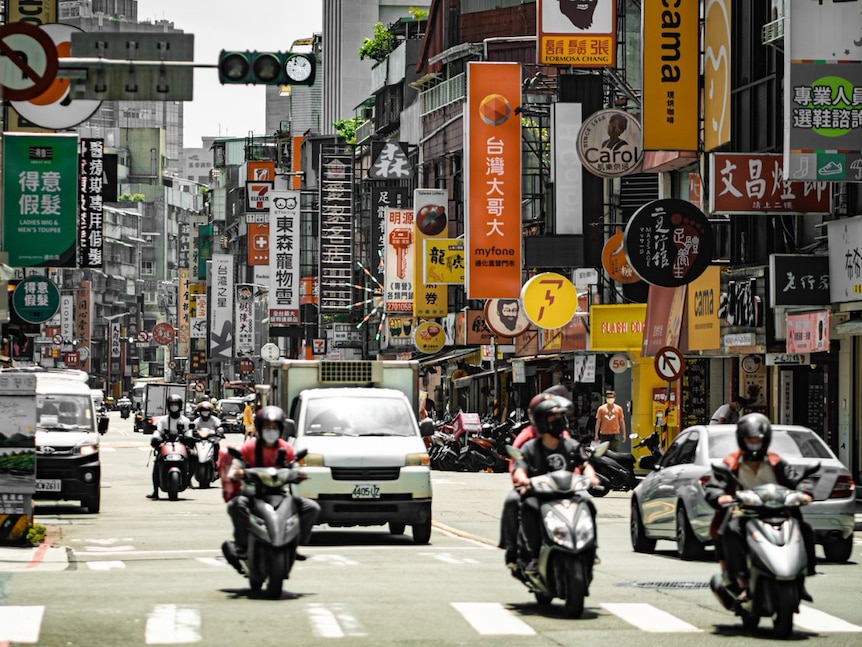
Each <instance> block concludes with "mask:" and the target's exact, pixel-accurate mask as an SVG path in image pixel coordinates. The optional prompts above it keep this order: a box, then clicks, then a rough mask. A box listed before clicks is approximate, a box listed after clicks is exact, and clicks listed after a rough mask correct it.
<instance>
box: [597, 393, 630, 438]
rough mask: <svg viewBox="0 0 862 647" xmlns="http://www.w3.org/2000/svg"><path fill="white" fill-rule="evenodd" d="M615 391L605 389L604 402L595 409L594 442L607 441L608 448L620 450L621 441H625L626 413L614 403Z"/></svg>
mask: <svg viewBox="0 0 862 647" xmlns="http://www.w3.org/2000/svg"><path fill="white" fill-rule="evenodd" d="M616 400H617V398H616V393H614V392H613V391H611V390H608V391H605V403H604V404H603V405H602V406H600V407H599V408H598V410H597V411H596V434H595V439H596V442H604V441H606V440H607V441H608V442H609V443H610V446H609V447H608V449H609V450H611V451H612V452H618V451H620V445H621V442H622V443H624V442H626V439H627V438H628V435H627V434H626V415H625V411H623V408H622V407H621V406H620V405H618V404H617V403H616Z"/></svg>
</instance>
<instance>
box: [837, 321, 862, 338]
mask: <svg viewBox="0 0 862 647" xmlns="http://www.w3.org/2000/svg"><path fill="white" fill-rule="evenodd" d="M835 335H836V336H838V335H840V336H842V337H843V336H844V335H848V336H850V335H862V319H850V320H849V321H845V322H844V323H840V324H838V325H836V326H835Z"/></svg>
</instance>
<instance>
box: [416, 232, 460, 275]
mask: <svg viewBox="0 0 862 647" xmlns="http://www.w3.org/2000/svg"><path fill="white" fill-rule="evenodd" d="M424 242H425V250H424V252H425V262H424V263H423V264H422V265H423V268H424V270H425V275H424V277H423V278H424V281H425V283H436V284H437V285H464V240H463V239H462V238H426V239H425V241H424Z"/></svg>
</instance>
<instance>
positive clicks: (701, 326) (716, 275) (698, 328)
mask: <svg viewBox="0 0 862 647" xmlns="http://www.w3.org/2000/svg"><path fill="white" fill-rule="evenodd" d="M687 289H688V297H687V302H688V305H687V308H688V349H687V350H716V349H719V348H721V321H720V320H719V318H718V304H719V300H720V298H721V268H719V267H708V268H706V270H705V271H704V273H703V274H701V275H700V276H699V277H697V278H696V279H695V280H694V281H692V282H691V283H689V284H688V286H687Z"/></svg>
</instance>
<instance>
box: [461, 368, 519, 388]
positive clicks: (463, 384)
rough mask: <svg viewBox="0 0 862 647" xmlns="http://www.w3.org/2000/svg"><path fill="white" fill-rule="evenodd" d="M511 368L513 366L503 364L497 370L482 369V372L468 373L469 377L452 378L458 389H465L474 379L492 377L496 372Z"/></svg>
mask: <svg viewBox="0 0 862 647" xmlns="http://www.w3.org/2000/svg"><path fill="white" fill-rule="evenodd" d="M511 370H512V367H511V366H501V367H500V368H498V369H497V370H496V371H482V372H481V373H474V374H473V375H468V376H467V377H460V378H458V379H457V380H452V384H453V385H454V386H455V388H456V389H463V388H465V387H468V386H470V384H471V383H472V382H473V381H474V380H479V379H481V378H487V377H491V376H493V375H494V373H505V372H507V371H511Z"/></svg>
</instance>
